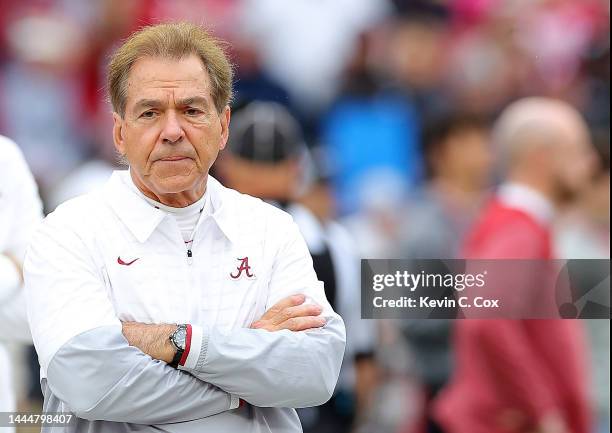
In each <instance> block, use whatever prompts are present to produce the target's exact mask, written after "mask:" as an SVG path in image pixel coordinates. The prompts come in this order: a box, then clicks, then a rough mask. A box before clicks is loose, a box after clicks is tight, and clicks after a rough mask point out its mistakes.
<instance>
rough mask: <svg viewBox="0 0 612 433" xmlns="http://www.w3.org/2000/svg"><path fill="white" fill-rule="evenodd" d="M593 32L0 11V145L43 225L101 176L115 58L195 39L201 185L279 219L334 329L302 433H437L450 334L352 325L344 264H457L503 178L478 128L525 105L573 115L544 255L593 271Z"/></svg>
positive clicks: (599, 174) (489, 13)
mask: <svg viewBox="0 0 612 433" xmlns="http://www.w3.org/2000/svg"><path fill="white" fill-rule="evenodd" d="M609 18H610V10H609V1H606V0H393V1H392V0H318V1H313V0H291V1H278V0H174V1H167V0H148V1H147V0H128V1H126V0H97V1H81V0H20V1H13V0H0V29H1V30H0V134H2V135H5V136H7V137H10V138H11V139H12V140H14V141H15V142H16V143H18V145H19V146H20V147H21V149H22V151H23V153H24V155H25V157H26V159H27V161H28V163H29V165H30V168H31V170H32V171H33V173H34V175H35V177H36V180H37V182H38V185H39V189H40V193H41V196H42V198H43V202H44V205H45V209H46V212H51V211H53V209H54V208H55V207H56V206H57V205H58V204H60V203H61V202H63V201H65V200H67V199H69V198H71V197H74V196H75V195H78V194H81V193H84V192H86V191H88V190H90V189H92V188H95V187H97V186H99V185H101V184H102V183H104V181H105V180H106V179H107V178H108V176H109V174H110V172H111V170H113V169H116V168H117V167H119V163H118V161H117V158H116V154H115V151H114V147H113V144H112V135H111V125H112V118H111V115H110V111H111V109H110V105H109V103H108V101H107V98H106V92H105V87H104V86H105V84H104V83H105V79H106V77H105V66H106V62H107V60H108V55H109V53H110V52H111V51H112V50H113V48H115V47H116V46H117V43H118V42H119V41H121V40H122V39H124V38H125V37H126V36H127V35H129V34H130V33H131V32H132V31H134V30H136V29H138V28H140V27H141V26H143V25H146V24H150V23H156V22H161V21H179V20H187V21H192V22H196V23H199V24H203V25H205V26H206V27H207V28H209V29H210V30H211V31H212V32H213V33H214V34H215V35H216V36H218V37H219V38H221V39H223V40H225V41H227V43H228V44H227V50H228V53H229V54H230V56H231V59H232V62H233V64H234V65H235V72H236V82H235V95H234V100H233V105H232V110H233V117H232V124H231V127H230V142H229V146H228V149H227V150H226V151H224V152H223V154H222V155H221V158H220V160H219V161H218V163H217V164H216V165H215V166H214V167H213V171H214V172H213V175H214V176H215V177H217V178H219V179H220V180H221V181H222V183H224V184H226V185H227V186H230V187H233V188H236V189H238V190H241V191H243V192H246V193H249V194H253V195H257V196H259V197H261V198H264V199H267V200H270V201H274V202H276V203H278V204H279V205H280V206H282V207H284V208H285V209H287V210H288V211H289V212H290V213H292V215H293V216H294V218H295V219H296V221H297V222H298V225H299V226H300V228H301V229H302V232H303V234H304V237H305V238H306V241H307V243H308V246H309V248H310V250H311V253H312V255H313V260H314V262H315V268H316V270H317V273H318V274H319V278H320V279H322V280H323V281H325V282H326V290H327V296H328V298H329V299H330V300H331V302H332V304H333V305H334V306H335V308H336V309H337V310H338V311H339V313H340V314H341V315H342V316H343V317H344V318H345V321H346V324H347V335H348V345H347V354H346V362H345V366H344V368H343V372H342V375H341V379H340V383H339V385H338V391H337V392H336V395H335V396H334V398H333V399H332V401H331V402H330V403H328V404H327V405H325V406H324V407H321V408H318V409H317V408H313V409H306V410H302V411H300V417H301V419H302V422H303V425H304V430H305V431H306V432H321V433H325V432H339V433H342V432H349V431H352V432H364V433H368V432H376V433H378V432H380V433H386V432H393V433H395V432H398V433H421V432H440V431H444V430H441V427H440V426H437V425H435V422H433V421H431V420H430V402H431V401H432V400H433V395H435V394H436V393H437V392H438V391H439V390H440V389H443V388H444V387H445V385H446V384H447V382H448V380H449V378H450V377H451V376H452V372H453V367H454V358H453V344H452V332H453V323H451V322H449V321H439V320H436V321H433V320H432V321H421V322H416V323H415V322H414V321H406V322H400V321H382V320H381V321H366V320H362V319H360V307H359V305H360V304H359V303H360V288H359V259H360V258H397V257H405V258H455V257H459V256H460V250H461V244H462V241H463V238H464V235H465V234H466V231H467V230H468V229H469V228H470V227H471V225H472V224H473V223H474V221H475V219H476V218H477V216H478V215H479V213H480V212H481V210H482V208H483V206H484V205H485V203H486V202H487V201H488V200H489V198H490V197H491V195H492V193H493V191H494V189H495V186H496V185H497V184H498V183H499V181H500V179H501V177H502V176H503V171H502V170H501V169H500V167H502V166H503V164H504V162H506V161H503V160H500V158H499V154H498V152H496V149H495V147H494V145H493V140H492V136H491V130H492V129H491V128H492V126H493V124H494V121H495V119H496V118H497V116H498V115H499V114H500V113H501V112H502V110H503V109H504V108H505V107H507V106H508V105H509V104H510V103H512V102H513V101H515V100H517V99H519V98H521V97H526V96H533V95H537V96H546V97H551V98H556V99H560V100H564V101H567V102H569V103H570V104H571V105H573V106H574V107H576V108H577V109H578V110H579V111H580V112H581V113H582V114H583V115H584V116H585V118H586V121H587V123H588V127H589V132H590V137H591V141H592V143H593V146H594V149H595V154H596V155H597V163H596V167H595V168H594V170H593V172H592V176H591V178H590V180H589V184H588V186H586V187H585V188H583V189H582V190H581V191H579V194H577V197H576V200H573V201H572V202H571V203H568V205H567V206H564V207H563V208H562V209H560V212H559V217H558V218H557V219H556V223H555V230H554V245H555V256H556V257H559V258H609V248H610V202H609V194H610V172H609V170H610V166H609V152H610V31H609V30H610V28H609ZM587 325H588V329H589V333H588V335H589V340H588V341H585V344H586V345H587V346H589V347H590V348H591V349H590V353H589V359H590V362H591V367H589V370H590V371H591V372H592V376H593V378H587V377H586V376H585V379H584V380H585V381H586V380H588V381H589V383H588V389H589V392H590V397H589V398H590V399H591V401H592V406H593V410H594V412H595V413H596V415H595V417H596V424H597V427H596V429H597V430H595V431H596V432H598V433H599V432H609V431H610V427H609V418H610V415H609V390H610V386H609V367H610V357H609V354H610V345H609V344H610V334H609V322H608V321H592V322H588V323H587ZM1 333H2V328H1V324H0V335H1ZM15 354H16V355H15V356H16V359H20V360H21V361H19V364H20V365H21V366H22V368H21V371H20V378H21V380H20V383H21V386H20V390H19V392H20V401H21V402H22V403H21V407H22V408H30V407H36V405H37V404H40V403H39V401H40V398H41V397H40V390H39V385H38V383H37V376H36V375H37V374H38V372H37V368H38V367H37V360H36V358H35V354H34V352H33V351H32V350H30V351H29V352H28V353H25V352H24V353H21V350H20V349H19V350H15ZM28 362H29V363H30V367H29V368H27V364H28ZM0 368H1V366H0ZM551 431H552V430H551ZM575 433H580V432H575Z"/></svg>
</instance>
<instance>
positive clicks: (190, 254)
mask: <svg viewBox="0 0 612 433" xmlns="http://www.w3.org/2000/svg"><path fill="white" fill-rule="evenodd" d="M187 264H188V265H191V264H193V253H192V252H191V248H189V249H188V250H187Z"/></svg>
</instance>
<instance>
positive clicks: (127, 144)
mask: <svg viewBox="0 0 612 433" xmlns="http://www.w3.org/2000/svg"><path fill="white" fill-rule="evenodd" d="M113 118H114V130H113V135H114V141H115V147H116V148H117V150H118V151H119V153H121V154H122V155H124V156H125V157H126V158H127V160H128V161H129V163H130V169H131V172H132V178H133V179H134V182H135V183H136V185H137V186H138V187H139V188H140V189H141V190H142V191H143V192H144V193H145V194H146V195H148V196H152V198H156V199H158V200H159V201H162V202H167V203H166V204H170V205H175V206H186V205H188V204H190V203H192V202H193V201H195V200H197V199H198V198H199V197H201V195H202V194H203V193H204V189H205V186H206V178H207V174H208V170H209V168H210V166H211V165H212V164H213V162H214V161H215V159H216V158H217V155H218V154H219V151H220V150H221V149H223V148H224V147H225V144H226V142H227V136H228V126H229V119H230V111H229V107H225V109H224V110H223V112H222V113H221V114H219V113H218V112H217V110H216V108H215V105H214V102H213V99H212V96H211V84H210V79H209V76H208V72H207V71H206V68H205V67H204V65H203V64H202V62H201V61H200V59H199V58H198V57H196V56H195V55H192V56H189V57H186V58H184V59H181V60H174V59H163V58H157V57H145V58H142V59H140V60H138V61H137V62H136V63H135V64H134V65H133V67H132V69H131V71H130V74H129V77H128V89H127V99H126V106H125V114H124V116H123V117H121V116H120V115H119V114H117V113H114V115H113Z"/></svg>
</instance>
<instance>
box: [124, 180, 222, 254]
mask: <svg viewBox="0 0 612 433" xmlns="http://www.w3.org/2000/svg"><path fill="white" fill-rule="evenodd" d="M126 177H127V178H128V179H129V186H130V188H131V189H132V190H134V191H136V192H137V193H138V194H139V195H140V196H141V197H142V198H144V199H145V200H146V201H147V203H149V204H150V205H151V206H153V207H155V208H157V209H160V210H162V211H164V212H166V213H167V214H169V215H170V216H172V217H173V218H174V220H175V221H176V223H177V225H178V227H179V230H180V231H181V236H182V237H183V241H185V246H186V247H187V248H188V249H190V248H191V243H192V242H193V234H194V232H195V228H196V226H197V225H198V221H199V220H200V217H201V216H202V215H207V214H209V213H210V200H209V196H210V194H208V190H206V191H204V195H203V196H202V197H201V198H200V199H199V200H198V201H196V202H195V203H192V204H190V205H189V206H186V207H171V206H166V205H165V204H162V203H160V202H158V201H156V200H153V199H152V198H149V197H147V196H146V195H144V194H143V192H142V191H141V190H140V189H138V187H137V186H136V185H135V184H134V181H133V180H132V176H131V174H130V173H129V172H128V175H127V176H126Z"/></svg>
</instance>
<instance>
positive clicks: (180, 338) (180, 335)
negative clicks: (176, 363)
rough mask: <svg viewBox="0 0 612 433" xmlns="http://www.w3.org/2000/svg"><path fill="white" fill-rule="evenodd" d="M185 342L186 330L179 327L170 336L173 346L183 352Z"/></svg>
mask: <svg viewBox="0 0 612 433" xmlns="http://www.w3.org/2000/svg"><path fill="white" fill-rule="evenodd" d="M186 340H187V328H186V327H185V326H179V327H178V328H177V330H176V332H175V333H174V334H173V335H172V341H173V342H174V345H175V346H176V347H178V348H179V349H181V350H185V341H186Z"/></svg>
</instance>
